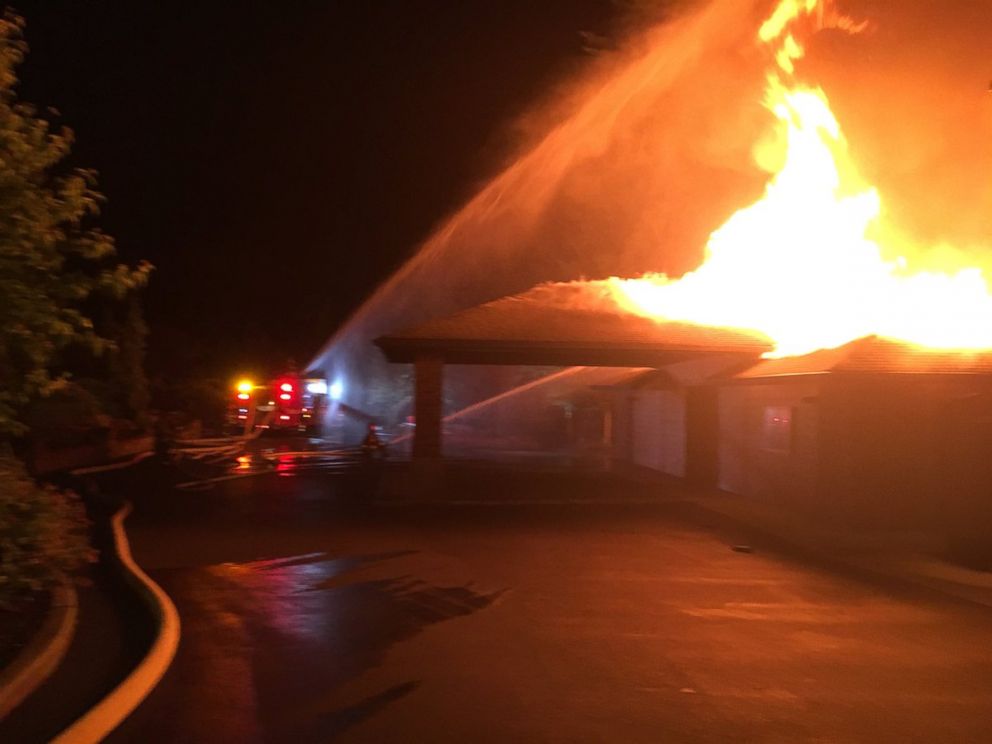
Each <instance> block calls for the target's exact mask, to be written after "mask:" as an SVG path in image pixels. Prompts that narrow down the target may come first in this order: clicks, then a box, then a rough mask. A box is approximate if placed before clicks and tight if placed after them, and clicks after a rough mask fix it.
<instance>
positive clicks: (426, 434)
mask: <svg viewBox="0 0 992 744" xmlns="http://www.w3.org/2000/svg"><path fill="white" fill-rule="evenodd" d="M413 368H414V396H415V397H414V415H415V416H416V422H417V428H416V429H415V430H414V434H413V459H414V460H424V461H428V460H435V461H436V460H440V459H441V388H442V385H443V384H444V379H443V368H444V362H443V361H442V360H441V358H440V357H430V356H429V357H418V358H417V360H416V362H414V365H413Z"/></svg>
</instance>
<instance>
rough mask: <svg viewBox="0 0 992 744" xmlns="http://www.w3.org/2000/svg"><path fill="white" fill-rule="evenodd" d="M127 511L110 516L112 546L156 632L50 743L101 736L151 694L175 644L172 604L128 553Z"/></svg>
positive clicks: (86, 743) (81, 742)
mask: <svg viewBox="0 0 992 744" xmlns="http://www.w3.org/2000/svg"><path fill="white" fill-rule="evenodd" d="M130 513H131V504H130V503H128V504H125V506H124V507H123V508H122V509H121V510H120V511H118V512H117V513H116V514H115V515H114V516H113V519H112V522H111V524H112V526H113V531H114V546H115V548H116V550H117V557H118V559H119V560H120V562H121V565H122V566H123V567H124V572H125V575H126V578H127V580H128V582H129V583H130V584H131V585H132V586H133V587H134V588H135V589H136V590H137V591H138V593H139V594H140V595H141V597H142V599H143V600H144V602H145V603H146V604H147V605H148V607H149V609H150V610H151V611H152V613H153V614H154V616H155V618H156V619H157V620H158V632H157V633H156V635H155V640H154V641H153V642H152V646H151V649H149V651H148V653H147V654H146V655H145V658H144V659H142V660H141V663H140V664H138V666H137V667H135V669H134V671H132V672H131V674H129V675H128V676H127V677H126V678H125V679H124V681H123V682H121V683H120V684H119V685H118V686H117V687H116V688H115V689H114V690H113V691H112V692H111V693H110V694H109V695H107V697H105V698H104V699H103V700H101V701H100V702H99V703H98V704H97V705H96V706H95V707H94V708H92V709H91V710H90V711H89V712H88V713H86V715H84V716H83V717H82V718H80V719H79V720H77V721H76V722H75V723H73V724H72V725H71V726H69V727H68V728H67V729H65V730H64V731H63V732H62V733H61V734H59V735H58V736H57V737H55V739H53V740H52V742H53V744H90V742H98V741H101V740H102V739H104V738H105V737H106V736H107V735H108V734H109V733H110V732H111V731H113V730H114V729H115V728H117V727H118V726H119V725H120V724H121V722H123V720H124V719H125V718H127V717H128V716H129V715H130V714H131V713H132V712H133V711H134V709H135V708H137V707H138V705H140V704H141V702H142V701H143V700H144V699H145V698H146V697H148V695H149V694H151V692H152V690H154V689H155V686H156V685H157V684H158V683H159V681H161V679H162V677H163V676H164V675H165V673H166V671H167V670H168V669H169V666H170V665H171V664H172V660H173V658H174V657H175V655H176V649H177V648H178V647H179V635H180V627H179V613H178V612H177V611H176V606H175V605H174V604H173V603H172V600H171V599H169V596H168V595H167V594H166V593H165V592H164V591H162V588H161V587H160V586H159V585H158V584H156V583H155V582H154V581H152V580H151V579H150V578H149V577H148V575H147V574H146V573H145V572H144V571H142V570H141V568H140V567H139V566H138V564H137V563H135V562H134V558H132V557H131V546H130V544H129V543H128V540H127V534H126V533H125V532H124V520H125V519H126V518H127V516H128V514H130Z"/></svg>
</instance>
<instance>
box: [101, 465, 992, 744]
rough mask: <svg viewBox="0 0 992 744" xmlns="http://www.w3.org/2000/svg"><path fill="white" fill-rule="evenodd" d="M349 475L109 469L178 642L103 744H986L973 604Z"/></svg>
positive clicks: (674, 536)
mask: <svg viewBox="0 0 992 744" xmlns="http://www.w3.org/2000/svg"><path fill="white" fill-rule="evenodd" d="M350 472H351V471H349V470H348V469H346V468H339V469H335V467H330V466H329V467H327V468H309V469H308V468H303V469H295V468H288V469H285V470H283V471H276V470H273V471H271V472H263V473H261V474H259V475H255V476H253V477H244V478H239V479H233V480H225V481H216V482H213V483H210V484H202V488H199V487H198V488H197V489H190V488H188V487H186V488H181V489H175V488H173V487H172V485H171V484H170V483H169V482H168V481H167V479H164V478H150V477H149V475H148V473H145V474H141V473H140V472H139V473H137V474H132V475H128V476H122V477H119V478H118V481H117V483H116V484H115V487H117V488H125V489H129V490H130V491H131V492H132V497H133V499H134V501H135V502H136V506H137V509H136V511H135V514H134V516H133V517H132V518H131V520H130V524H129V531H130V534H131V538H132V544H133V549H134V553H135V557H136V558H137V559H138V561H139V562H140V563H141V564H142V565H143V566H144V567H145V568H146V569H147V570H148V572H149V573H150V575H151V576H152V577H153V578H154V579H155V580H156V581H158V582H159V583H160V584H161V585H162V586H163V588H164V589H165V590H166V591H167V592H168V593H169V594H170V595H171V596H172V597H173V599H174V600H175V602H176V604H177V606H178V608H179V612H180V615H181V617H182V622H183V637H182V642H181V644H180V649H179V653H178V656H177V659H176V662H175V664H174V665H173V667H172V669H171V670H170V671H169V673H168V674H167V676H166V678H165V679H164V680H163V682H162V684H161V685H160V686H159V687H158V688H157V689H156V691H155V692H154V693H153V694H152V696H151V697H150V698H149V699H148V701H146V703H145V704H144V705H142V706H141V707H140V708H139V709H138V711H137V712H136V713H135V714H134V715H133V716H132V717H131V718H130V719H129V720H128V721H126V722H125V724H124V726H123V727H122V728H121V729H119V730H118V731H117V732H116V733H115V734H114V735H113V736H112V737H111V741H116V742H124V741H127V742H173V741H183V742H201V741H202V742H255V741H259V742H261V741H265V742H327V741H354V742H409V741H417V742H421V741H423V742H447V741H451V742H456V741H457V742H464V741H472V742H480V741H481V742H489V741H492V742H505V741H583V742H584V741H609V742H613V741H623V742H658V741H665V742H672V741H674V742H683V741H684V742H725V741H748V742H804V741H810V742H812V741H817V742H820V741H838V742H861V741H865V742H868V741H870V742H888V741H891V742H906V741H920V742H923V741H926V742H931V741H943V742H958V741H960V742H972V741H983V740H987V725H986V718H987V715H986V714H987V707H988V706H987V701H988V700H989V699H990V698H992V615H989V612H988V610H987V609H979V608H975V607H973V606H970V605H968V604H965V603H961V602H955V601H952V600H945V599H942V598H940V597H939V596H934V595H930V594H925V593H916V592H913V591H912V590H908V589H905V588H900V587H898V586H886V585H884V584H879V583H877V582H876V583H869V582H866V581H862V580H859V579H857V578H856V577H851V576H842V575H839V574H836V573H833V572H831V571H830V570H827V569H826V568H824V567H822V566H817V565H814V564H811V563H809V562H807V561H805V560H804V559H803V557H802V556H797V555H789V554H787V553H783V552H780V550H779V548H780V546H778V545H773V544H770V543H768V542H767V541H766V540H764V539H763V538H762V537H761V536H760V535H758V534H754V533H751V532H748V531H747V530H746V529H745V528H738V527H733V526H728V525H727V524H726V523H724V522H721V521H720V520H719V519H718V518H715V517H713V516H712V515H709V514H707V513H706V512H704V511H702V510H700V509H699V508H698V507H696V506H694V505H692V504H687V503H685V502H681V501H679V500H677V499H672V500H665V499H664V498H662V499H661V500H659V501H658V502H657V503H641V504H619V503H612V504H611V503H596V504H593V503H587V504H583V505H569V504H527V503H515V504H514V505H496V504H492V503H489V504H476V505H461V506H430V507H428V506H414V505H403V504H379V505H374V504H371V503H369V502H368V501H367V499H365V498H363V494H362V492H361V489H362V484H363V481H361V480H360V479H359V480H355V479H354V478H352V477H350V476H349V473H350ZM473 481H474V482H477V483H479V484H480V488H481V487H482V485H484V486H485V492H486V494H487V495H488V496H489V497H491V496H492V494H497V495H503V496H505V497H506V499H508V500H511V499H512V500H514V501H517V502H526V501H527V499H528V498H541V497H543V496H548V495H549V494H548V493H547V492H548V490H549V489H550V490H552V491H554V490H555V488H556V487H555V483H556V480H555V479H554V478H550V477H542V478H535V479H529V478H527V477H526V476H522V475H520V474H516V475H515V476H514V477H512V478H508V477H506V475H505V474H500V473H498V472H485V471H479V472H478V473H476V474H475V475H474V477H466V478H464V479H463V482H465V483H472V482H473ZM528 483H530V484H531V485H528ZM587 487H589V486H588V484H587ZM596 488H598V489H601V490H602V491H603V493H602V495H603V496H604V499H603V500H602V501H604V502H606V501H609V500H610V497H615V496H616V495H617V493H618V492H623V493H624V494H626V495H631V494H630V493H629V492H630V491H632V490H636V488H635V487H634V486H631V485H630V484H627V483H623V482H620V481H616V482H611V481H609V480H607V479H603V480H601V481H599V482H598V484H597V485H596ZM657 488H658V487H657V486H654V487H653V489H654V492H655V495H657ZM559 489H560V490H559V492H557V493H552V494H550V495H552V496H556V497H561V496H567V495H568V494H569V493H570V492H571V491H572V490H573V489H571V488H570V486H568V484H566V483H565V482H564V481H562V482H560V483H559ZM459 495H465V496H471V495H472V494H459ZM489 500H491V498H490V499H489ZM741 545H746V546H748V549H749V550H750V552H748V551H742V550H737V551H735V550H734V549H733V547H734V546H741ZM776 551H779V552H776Z"/></svg>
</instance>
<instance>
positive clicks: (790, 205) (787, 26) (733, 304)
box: [609, 0, 992, 356]
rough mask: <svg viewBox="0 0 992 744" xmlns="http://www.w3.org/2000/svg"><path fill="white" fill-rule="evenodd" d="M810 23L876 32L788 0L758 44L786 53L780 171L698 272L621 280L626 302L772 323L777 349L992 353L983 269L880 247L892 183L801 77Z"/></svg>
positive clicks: (766, 330) (779, 118)
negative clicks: (931, 265) (865, 344)
mask: <svg viewBox="0 0 992 744" xmlns="http://www.w3.org/2000/svg"><path fill="white" fill-rule="evenodd" d="M803 18H808V19H812V20H813V22H814V24H815V26H816V27H817V28H823V27H827V26H829V27H832V28H837V29H841V30H843V31H845V32H848V33H858V32H860V31H862V30H864V28H865V27H866V24H865V23H860V24H859V23H855V22H854V21H852V20H850V19H848V18H846V17H843V16H840V15H838V14H836V13H834V12H833V11H832V8H831V7H830V6H829V4H827V3H825V2H823V1H822V0H781V2H780V3H779V4H778V6H777V7H776V9H775V10H774V12H773V13H772V15H771V16H769V18H768V19H767V20H766V21H765V22H764V23H763V24H762V26H761V28H760V30H759V33H758V39H759V41H760V42H761V43H763V44H767V45H770V46H771V47H772V52H773V55H774V59H775V67H774V68H773V70H772V71H771V72H770V73H769V74H768V77H767V86H766V93H765V100H764V105H765V107H766V108H767V109H768V110H769V111H770V112H771V113H772V115H773V116H774V120H775V135H776V136H775V137H774V138H773V140H772V141H770V142H769V143H764V144H762V145H761V146H759V147H756V148H755V159H756V161H757V163H758V165H759V166H760V167H762V168H764V169H765V170H766V171H768V172H769V173H771V174H772V176H771V178H770V180H769V181H768V184H767V186H766V187H765V193H764V196H763V197H762V198H761V199H760V200H759V201H757V202H755V203H754V204H752V205H750V206H748V207H745V208H743V209H741V210H739V211H738V212H736V213H735V214H734V215H732V216H731V217H730V219H728V220H727V222H725V223H724V224H723V225H722V226H721V227H720V228H718V229H717V230H716V231H714V232H713V233H712V234H711V236H710V239H709V242H708V243H707V246H706V258H705V260H704V261H703V263H702V265H701V266H700V267H699V268H698V269H697V270H695V271H693V272H691V273H688V274H686V275H685V276H683V277H682V278H680V279H677V280H675V279H671V278H669V277H667V276H665V275H663V274H654V275H646V276H644V277H642V278H640V279H617V278H613V279H611V280H609V281H610V287H611V290H612V292H613V296H614V299H615V300H616V301H617V302H618V303H619V304H620V305H621V307H623V308H624V309H626V310H628V311H631V312H636V313H639V314H642V315H647V316H651V317H655V318H657V319H659V320H669V321H682V322H692V323H697V324H701V325H710V326H722V327H729V328H738V329H742V330H748V331H758V332H761V333H763V334H765V335H767V336H768V337H769V338H770V339H771V341H772V342H773V343H774V344H775V347H776V348H775V351H774V352H773V353H772V354H773V355H774V356H789V355H795V354H804V353H808V352H811V351H814V350H816V349H821V348H832V347H836V346H839V345H841V344H844V343H847V342H848V341H852V340H854V339H857V338H861V337H863V336H867V335H873V334H874V335H878V336H883V337H887V338H891V339H895V340H899V341H904V342H908V343H911V344H914V345H918V346H924V347H932V348H941V349H962V350H964V349H987V348H992V296H990V293H989V287H988V284H987V282H986V279H985V277H984V276H983V274H982V272H981V270H980V269H977V268H969V269H963V270H959V271H957V272H954V273H948V272H929V271H919V272H912V271H910V269H909V262H908V261H907V259H906V258H905V257H904V255H903V254H904V251H900V246H898V245H891V244H888V243H885V244H883V243H881V242H879V240H880V238H879V237H878V236H879V235H882V234H883V233H884V232H885V231H884V230H883V228H882V226H881V224H880V217H881V216H882V213H883V207H882V199H881V197H880V196H879V193H878V191H877V190H876V189H875V188H873V187H871V186H870V185H867V184H866V183H865V182H864V181H863V179H862V178H861V176H860V175H859V174H858V171H857V168H856V166H855V165H854V162H853V160H852V158H851V155H850V153H849V151H848V145H847V141H846V140H845V138H844V134H843V132H842V130H841V127H840V124H839V123H838V121H837V119H836V117H835V116H834V114H833V112H832V111H831V109H830V103H829V101H828V100H827V97H826V95H825V94H824V92H823V91H822V90H821V89H820V88H818V87H809V86H806V85H804V84H801V83H799V82H796V81H795V79H794V72H795V62H796V61H797V60H799V59H800V58H801V57H802V56H803V55H804V53H805V50H804V48H803V46H802V45H801V44H800V42H799V41H797V39H796V37H795V35H794V34H793V31H792V28H793V26H795V25H796V24H797V22H798V21H800V20H801V19H803ZM883 247H884V249H885V250H883ZM883 255H895V256H897V258H895V259H894V260H885V259H884V258H883Z"/></svg>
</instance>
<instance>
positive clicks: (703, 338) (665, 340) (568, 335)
mask: <svg viewBox="0 0 992 744" xmlns="http://www.w3.org/2000/svg"><path fill="white" fill-rule="evenodd" d="M376 343H378V344H379V346H380V347H382V348H383V350H384V351H386V354H387V356H389V357H390V358H391V359H393V360H394V361H410V358H411V356H412V355H413V354H415V353H422V352H425V351H432V352H435V353H442V354H443V355H444V356H445V357H446V358H452V357H460V356H462V355H466V356H470V357H473V358H474V356H478V355H479V354H482V356H487V355H491V354H497V355H499V354H509V355H511V356H512V355H514V354H517V353H523V354H525V355H526V354H544V355H550V356H556V355H558V356H563V357H568V356H569V355H570V354H576V355H578V357H580V358H577V359H576V360H575V361H571V362H565V363H570V364H603V363H604V360H605V361H607V362H608V361H609V358H610V354H611V352H613V353H614V354H615V355H616V358H617V362H618V365H620V366H650V365H651V364H653V363H654V361H655V357H658V360H662V359H664V360H668V361H675V360H678V359H685V358H692V357H693V356H697V355H711V354H720V353H728V352H729V353H738V354H744V355H749V356H753V357H757V356H760V355H761V354H762V353H764V352H765V351H767V350H769V349H770V348H771V344H770V342H769V341H768V339H767V338H765V337H764V336H761V335H760V334H756V333H748V332H743V331H737V330H732V329H726V328H715V327H709V326H698V325H692V324H689V323H669V322H661V321H656V320H653V319H651V318H646V317H642V316H639V315H634V314H631V313H628V312H625V311H624V310H622V309H621V308H620V307H619V306H618V305H617V304H616V303H615V302H614V301H613V299H612V296H611V294H610V290H609V289H608V286H607V283H606V282H603V281H587V282H567V283H551V284H541V285H538V286H537V287H534V288H533V289H531V290H529V291H527V292H525V293H523V294H519V295H514V296H511V297H504V298H501V299H498V300H494V301H492V302H487V303H485V304H483V305H477V306H476V307H472V308H469V309H468V310H464V311H462V312H459V313H456V314H454V315H449V316H447V317H443V318H438V319H435V320H431V321H428V322H427V323H424V324H422V325H420V326H416V327H414V328H411V329H408V330H405V331H401V332H399V333H395V334H390V335H389V336H385V337H383V338H380V339H378V340H377V342H376ZM583 354H585V355H586V359H585V361H583V360H582V358H581V357H582V355H583ZM590 355H591V356H590ZM659 355H660V356H659ZM621 357H622V359H621ZM635 357H636V358H635ZM508 363H514V362H508ZM529 363H532V362H529ZM552 363H553V362H552Z"/></svg>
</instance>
